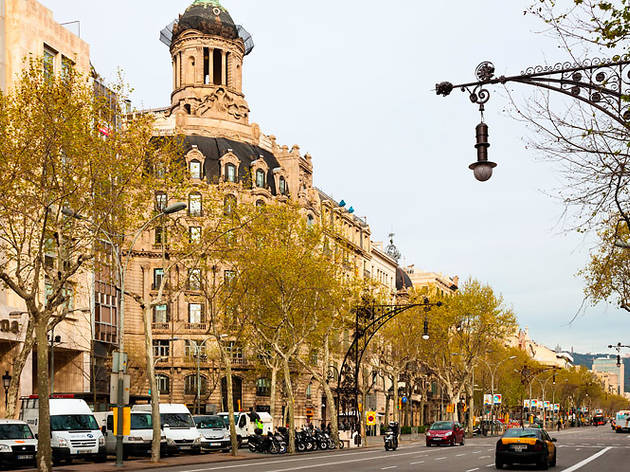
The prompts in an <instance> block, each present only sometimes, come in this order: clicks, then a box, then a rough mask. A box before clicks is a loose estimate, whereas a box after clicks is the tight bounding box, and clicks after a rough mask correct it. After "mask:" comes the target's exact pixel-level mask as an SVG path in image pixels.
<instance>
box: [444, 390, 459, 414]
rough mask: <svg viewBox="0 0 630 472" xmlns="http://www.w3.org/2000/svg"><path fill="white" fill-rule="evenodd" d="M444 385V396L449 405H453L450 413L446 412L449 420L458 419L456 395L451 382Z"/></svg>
mask: <svg viewBox="0 0 630 472" xmlns="http://www.w3.org/2000/svg"><path fill="white" fill-rule="evenodd" d="M444 386H445V387H446V397H447V398H448V404H449V407H450V406H451V405H455V408H454V409H453V411H452V412H451V413H449V414H448V419H449V421H459V419H458V418H459V411H458V408H457V400H458V398H457V397H458V395H456V394H455V392H454V391H453V386H452V385H451V384H445V385H444Z"/></svg>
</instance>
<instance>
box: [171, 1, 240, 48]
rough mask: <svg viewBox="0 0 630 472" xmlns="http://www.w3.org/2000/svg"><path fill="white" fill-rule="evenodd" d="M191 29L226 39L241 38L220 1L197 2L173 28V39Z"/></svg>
mask: <svg viewBox="0 0 630 472" xmlns="http://www.w3.org/2000/svg"><path fill="white" fill-rule="evenodd" d="M191 29H193V30H197V31H200V32H202V33H206V34H210V35H213V36H221V37H223V38H226V39H237V38H238V37H239V33H238V28H237V27H236V25H235V24H234V20H233V19H232V16H230V13H229V12H228V11H227V10H226V9H225V7H223V6H222V5H221V3H220V2H219V0H195V1H194V2H193V3H192V4H191V5H190V6H189V7H188V8H187V9H186V11H185V12H184V14H183V15H181V16H180V17H179V20H178V21H177V23H176V24H175V25H174V26H173V39H176V38H177V37H178V36H179V35H180V34H181V33H183V32H184V31H187V30H191Z"/></svg>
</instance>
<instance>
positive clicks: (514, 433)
mask: <svg viewBox="0 0 630 472" xmlns="http://www.w3.org/2000/svg"><path fill="white" fill-rule="evenodd" d="M503 437H504V438H539V437H540V430H539V429H533V428H512V429H508V430H507V431H506V432H505V434H504V435H503Z"/></svg>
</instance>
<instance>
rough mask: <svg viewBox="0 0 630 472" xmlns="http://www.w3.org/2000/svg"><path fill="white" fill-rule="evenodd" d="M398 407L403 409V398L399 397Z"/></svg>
mask: <svg viewBox="0 0 630 472" xmlns="http://www.w3.org/2000/svg"><path fill="white" fill-rule="evenodd" d="M398 409H399V410H402V398H398Z"/></svg>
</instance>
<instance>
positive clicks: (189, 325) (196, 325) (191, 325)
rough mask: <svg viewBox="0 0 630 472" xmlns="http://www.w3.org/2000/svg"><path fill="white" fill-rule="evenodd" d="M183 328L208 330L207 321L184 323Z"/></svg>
mask: <svg viewBox="0 0 630 472" xmlns="http://www.w3.org/2000/svg"><path fill="white" fill-rule="evenodd" d="M184 329H185V330H187V331H203V332H207V331H208V323H184Z"/></svg>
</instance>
